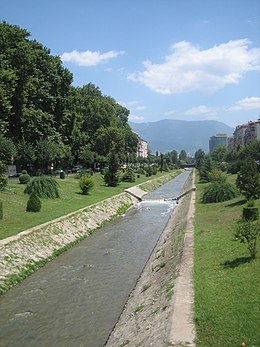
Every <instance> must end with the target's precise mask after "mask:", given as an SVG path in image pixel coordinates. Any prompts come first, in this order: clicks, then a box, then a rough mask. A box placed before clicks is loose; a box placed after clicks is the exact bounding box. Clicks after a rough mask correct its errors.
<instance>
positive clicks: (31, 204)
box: [26, 192, 42, 212]
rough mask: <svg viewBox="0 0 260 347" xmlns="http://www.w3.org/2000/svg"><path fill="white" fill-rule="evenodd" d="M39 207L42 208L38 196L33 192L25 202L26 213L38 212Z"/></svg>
mask: <svg viewBox="0 0 260 347" xmlns="http://www.w3.org/2000/svg"><path fill="white" fill-rule="evenodd" d="M41 207H42V202H41V199H40V198H39V197H38V195H37V194H36V193H35V192H33V193H32V194H31V195H30V197H29V199H28V201H27V206H26V211H27V212H39V211H40V210H41Z"/></svg>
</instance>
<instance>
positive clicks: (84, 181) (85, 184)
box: [79, 175, 94, 195]
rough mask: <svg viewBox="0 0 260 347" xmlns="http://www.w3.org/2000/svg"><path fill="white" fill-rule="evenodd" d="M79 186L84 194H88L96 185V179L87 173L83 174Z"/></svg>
mask: <svg viewBox="0 0 260 347" xmlns="http://www.w3.org/2000/svg"><path fill="white" fill-rule="evenodd" d="M79 186H80V189H81V191H82V194H83V195H87V194H88V193H89V191H90V189H92V188H93V187H94V181H93V179H92V178H91V177H89V176H87V175H85V176H82V177H81V178H80V180H79Z"/></svg>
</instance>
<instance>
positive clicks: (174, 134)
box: [129, 119, 234, 154]
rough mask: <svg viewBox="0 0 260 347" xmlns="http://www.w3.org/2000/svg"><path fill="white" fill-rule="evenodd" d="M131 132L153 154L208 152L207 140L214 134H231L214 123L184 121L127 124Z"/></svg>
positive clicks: (229, 130) (221, 124)
mask: <svg viewBox="0 0 260 347" xmlns="http://www.w3.org/2000/svg"><path fill="white" fill-rule="evenodd" d="M129 124H130V126H131V128H132V130H133V131H135V132H136V133H138V135H140V136H141V138H143V139H144V140H146V141H147V142H148V146H149V149H150V150H151V152H152V153H153V154H155V152H156V151H159V152H163V153H166V152H170V151H172V150H174V149H175V150H176V151H177V152H179V153H180V151H181V150H182V149H184V150H185V151H186V152H188V153H195V152H196V151H197V150H198V149H200V148H201V149H203V150H204V151H205V152H208V151H209V138H210V137H211V136H213V135H216V134H227V135H228V136H230V135H232V134H233V131H234V129H233V128H231V127H230V126H228V125H226V124H224V123H222V122H218V121H214V120H208V121H207V120H205V121H184V120H174V119H164V120H160V121H157V122H148V123H133V122H129Z"/></svg>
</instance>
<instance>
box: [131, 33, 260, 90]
mask: <svg viewBox="0 0 260 347" xmlns="http://www.w3.org/2000/svg"><path fill="white" fill-rule="evenodd" d="M249 44H250V41H249V40H247V39H242V40H234V41H229V42H227V43H222V44H220V45H216V46H214V47H212V48H209V49H205V50H200V49H199V48H198V47H195V46H194V45H192V44H191V43H190V42H186V41H181V42H177V43H175V44H173V45H172V46H171V51H172V53H171V54H170V55H168V56H166V57H165V58H164V62H163V63H162V64H155V63H152V62H151V61H149V60H147V61H145V62H144V63H143V65H144V67H145V70H144V71H143V72H138V73H134V74H130V75H129V76H128V79H129V80H131V81H133V82H137V83H140V84H143V85H145V86H146V87H148V88H150V89H151V90H153V91H155V92H157V93H160V94H166V95H167V94H168V95H170V94H179V93H184V92H189V91H194V90H196V91H203V92H214V91H216V90H219V89H221V88H223V87H224V86H225V85H228V84H235V83H238V82H239V81H240V80H241V79H242V78H243V76H244V74H245V73H246V72H248V71H252V70H259V69H260V61H259V60H260V59H259V56H260V49H259V48H252V49H249V48H248V46H249Z"/></svg>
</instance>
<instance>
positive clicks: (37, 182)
mask: <svg viewBox="0 0 260 347" xmlns="http://www.w3.org/2000/svg"><path fill="white" fill-rule="evenodd" d="M33 192H34V193H36V194H37V195H38V197H40V198H48V199H55V198H59V197H60V195H59V189H58V183H57V181H56V180H55V179H53V178H52V177H48V176H38V177H34V178H32V179H31V180H30V181H29V182H28V183H27V186H26V188H25V190H24V193H26V194H32V193H33Z"/></svg>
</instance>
